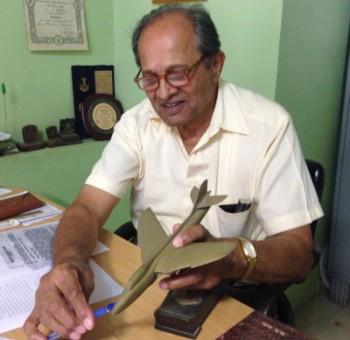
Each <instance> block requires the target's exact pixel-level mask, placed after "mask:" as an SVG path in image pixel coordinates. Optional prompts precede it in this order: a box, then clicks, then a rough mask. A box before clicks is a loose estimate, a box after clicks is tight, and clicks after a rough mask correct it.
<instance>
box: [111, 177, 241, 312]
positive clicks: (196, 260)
mask: <svg viewBox="0 0 350 340" xmlns="http://www.w3.org/2000/svg"><path fill="white" fill-rule="evenodd" d="M225 197H226V196H210V191H208V190H207V180H206V181H204V182H203V183H202V184H201V186H200V188H199V189H197V188H196V187H193V189H192V191H191V198H192V201H193V203H194V205H193V209H192V211H191V213H190V215H189V216H188V217H187V218H186V219H185V221H184V222H183V223H182V224H181V225H180V227H179V228H178V229H177V230H176V231H175V232H174V233H173V234H172V235H169V236H168V235H166V233H165V232H164V230H163V228H162V226H161V224H160V223H159V221H158V219H157V217H156V216H155V215H154V213H153V211H152V210H151V209H150V208H148V209H146V210H144V211H143V212H142V214H141V216H140V220H139V225H138V244H139V246H140V248H141V257H142V262H143V264H142V265H141V266H140V267H139V268H138V269H137V270H136V271H135V272H134V274H133V275H132V276H131V277H130V279H129V280H128V282H127V283H126V286H125V288H124V290H123V293H122V294H121V295H119V296H118V298H117V301H116V304H115V306H114V308H113V310H112V313H114V314H117V313H120V312H122V311H123V310H124V309H125V308H127V307H128V306H129V305H130V304H131V303H133V302H134V301H135V300H136V299H137V298H138V297H139V296H140V295H141V294H142V293H143V292H144V291H145V290H146V288H147V287H148V286H150V285H151V284H152V283H153V282H154V281H155V280H156V278H157V275H158V274H170V273H173V272H177V271H179V270H181V269H185V268H196V267H199V266H203V265H205V264H208V263H211V262H214V261H217V260H220V259H222V258H224V257H225V256H227V255H229V254H230V253H231V252H232V250H233V249H234V248H235V247H236V245H237V242H235V241H206V242H195V243H191V244H189V245H186V246H184V247H180V248H175V247H174V246H173V245H172V240H173V239H174V238H175V237H176V235H178V234H179V233H180V232H181V231H182V230H184V229H186V228H188V227H189V226H191V225H193V224H197V223H199V222H200V221H201V220H202V218H203V217H204V216H205V214H206V213H207V211H208V210H209V208H210V206H211V205H214V204H218V203H220V202H221V201H223V200H224V199H225Z"/></svg>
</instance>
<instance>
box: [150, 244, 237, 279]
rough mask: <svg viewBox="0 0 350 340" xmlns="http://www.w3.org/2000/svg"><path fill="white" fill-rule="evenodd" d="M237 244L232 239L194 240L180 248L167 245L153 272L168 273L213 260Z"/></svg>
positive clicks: (221, 256)
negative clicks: (194, 241)
mask: <svg viewBox="0 0 350 340" xmlns="http://www.w3.org/2000/svg"><path fill="white" fill-rule="evenodd" d="M237 244H238V242H237V241H236V240H233V241H213V242H210V241H207V242H196V243H191V244H189V245H187V246H184V247H181V248H175V247H174V246H172V245H169V247H168V248H167V249H166V250H165V251H164V253H162V257H161V258H160V259H159V260H158V262H157V265H156V267H155V272H157V273H164V274H168V273H172V272H176V271H178V270H180V269H185V268H196V267H199V266H203V265H205V264H208V263H211V262H215V261H217V260H220V259H222V258H224V257H225V256H227V255H229V254H230V253H231V252H232V250H233V249H234V248H235V247H236V246H237Z"/></svg>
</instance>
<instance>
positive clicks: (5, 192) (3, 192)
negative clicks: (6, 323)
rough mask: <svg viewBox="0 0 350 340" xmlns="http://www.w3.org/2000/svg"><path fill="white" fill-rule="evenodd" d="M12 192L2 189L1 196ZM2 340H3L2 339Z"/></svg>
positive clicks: (0, 190)
mask: <svg viewBox="0 0 350 340" xmlns="http://www.w3.org/2000/svg"><path fill="white" fill-rule="evenodd" d="M11 191H12V190H10V189H7V188H0V196H3V195H7V194H9V193H10V192H11ZM0 340H1V338H0Z"/></svg>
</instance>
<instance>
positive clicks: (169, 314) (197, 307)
mask: <svg viewBox="0 0 350 340" xmlns="http://www.w3.org/2000/svg"><path fill="white" fill-rule="evenodd" d="M220 295H221V289H220V288H219V287H218V288H216V289H213V290H174V291H171V292H169V293H168V295H167V296H166V298H165V300H164V301H163V303H162V304H161V306H160V307H159V308H158V309H157V310H156V311H155V313H154V316H155V321H156V322H155V328H157V329H159V330H162V331H165V332H170V333H174V334H177V335H181V336H184V337H188V338H192V339H193V338H195V337H196V336H197V335H198V334H199V332H200V330H201V326H202V324H203V322H204V321H205V320H206V318H207V317H208V315H209V313H210V312H211V310H212V309H213V308H214V307H215V305H216V303H217V301H218V299H219V297H220Z"/></svg>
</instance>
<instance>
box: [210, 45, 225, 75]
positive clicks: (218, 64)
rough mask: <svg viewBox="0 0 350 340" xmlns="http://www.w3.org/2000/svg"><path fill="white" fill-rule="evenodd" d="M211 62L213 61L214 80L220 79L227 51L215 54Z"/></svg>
mask: <svg viewBox="0 0 350 340" xmlns="http://www.w3.org/2000/svg"><path fill="white" fill-rule="evenodd" d="M211 62H212V68H213V72H214V80H215V81H219V79H220V74H221V71H222V69H223V67H224V63H225V53H224V52H222V51H220V52H219V53H217V54H215V56H214V57H213V58H212V60H211Z"/></svg>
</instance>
